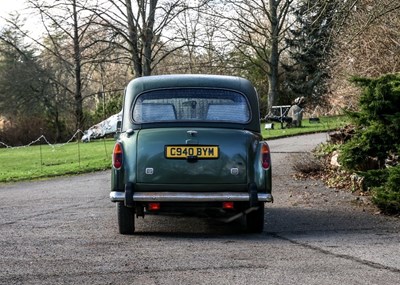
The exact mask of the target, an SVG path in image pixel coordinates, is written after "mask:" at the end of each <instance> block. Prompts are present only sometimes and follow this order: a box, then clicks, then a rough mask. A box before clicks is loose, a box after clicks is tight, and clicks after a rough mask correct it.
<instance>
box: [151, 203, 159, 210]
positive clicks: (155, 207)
mask: <svg viewBox="0 0 400 285" xmlns="http://www.w3.org/2000/svg"><path fill="white" fill-rule="evenodd" d="M148 210H149V211H158V210H160V203H149V207H148Z"/></svg>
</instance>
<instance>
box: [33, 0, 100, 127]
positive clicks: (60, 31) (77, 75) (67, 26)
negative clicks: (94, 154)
mask: <svg viewBox="0 0 400 285" xmlns="http://www.w3.org/2000/svg"><path fill="white" fill-rule="evenodd" d="M27 3H28V5H29V8H30V9H31V10H33V11H36V12H37V13H38V15H39V16H40V18H41V21H42V24H43V28H44V30H45V35H44V39H45V40H44V42H43V41H42V40H41V39H33V38H32V37H31V39H32V40H34V41H35V42H36V43H37V44H38V45H40V47H41V48H42V50H44V51H46V53H47V57H48V58H49V56H50V55H51V56H52V57H53V58H54V59H56V60H57V61H58V62H59V64H58V67H59V68H62V69H63V70H64V71H65V72H66V74H68V76H67V77H62V81H60V80H59V79H61V78H60V77H56V78H53V80H54V82H55V83H56V84H58V85H59V87H58V90H63V92H67V93H68V94H71V95H72V96H73V102H74V103H73V109H74V116H75V127H76V128H77V129H83V127H84V121H85V117H84V112H83V99H84V95H83V90H84V89H85V88H86V86H87V84H88V82H89V80H90V77H91V74H90V72H93V68H92V67H90V65H91V66H94V65H95V64H96V60H95V59H96V56H97V54H94V53H93V49H94V46H95V45H96V44H98V43H99V42H101V40H100V39H99V38H98V37H96V36H95V35H97V36H98V35H99V33H98V31H96V30H95V26H94V25H93V23H94V19H95V15H90V14H88V13H87V12H86V10H85V9H84V5H85V4H86V1H83V0H82V1H81V0H62V1H51V0H28V1H27ZM27 36H28V37H30V36H29V35H27ZM85 66H86V67H85Z"/></svg>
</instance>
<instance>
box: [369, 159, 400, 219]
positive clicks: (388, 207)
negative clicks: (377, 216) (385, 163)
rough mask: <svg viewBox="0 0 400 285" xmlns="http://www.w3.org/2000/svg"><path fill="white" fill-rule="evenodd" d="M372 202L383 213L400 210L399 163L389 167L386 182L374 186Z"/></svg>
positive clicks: (392, 212)
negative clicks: (379, 185)
mask: <svg viewBox="0 0 400 285" xmlns="http://www.w3.org/2000/svg"><path fill="white" fill-rule="evenodd" d="M373 202H374V203H375V204H376V205H377V206H378V207H379V208H380V209H381V210H382V211H383V212H385V213H388V214H395V213H399V212H400V165H398V166H395V167H391V168H389V169H388V179H387V181H386V183H385V184H384V185H383V186H381V187H377V188H374V190H373Z"/></svg>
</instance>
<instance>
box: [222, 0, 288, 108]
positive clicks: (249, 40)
mask: <svg viewBox="0 0 400 285" xmlns="http://www.w3.org/2000/svg"><path fill="white" fill-rule="evenodd" d="M227 2H228V3H229V4H228V5H229V7H230V9H227V10H228V14H225V15H220V16H221V17H224V18H225V19H227V20H229V21H228V22H227V24H228V25H227V29H226V38H227V39H228V40H229V41H230V43H231V44H233V45H234V49H235V51H236V52H239V53H240V54H242V56H244V57H245V58H247V60H249V61H250V62H252V63H253V64H254V66H257V67H258V68H260V69H261V70H262V71H263V72H264V73H265V74H266V76H267V77H268V109H269V110H270V109H271V107H272V106H274V105H275V104H276V103H277V100H278V96H279V92H278V90H279V61H280V56H281V54H282V52H283V51H284V49H285V44H284V41H283V40H284V36H285V33H286V30H287V28H288V26H289V25H290V23H289V18H288V15H289V7H290V5H291V4H292V2H293V0H261V1H259V0H239V1H227Z"/></svg>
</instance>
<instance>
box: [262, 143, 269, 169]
mask: <svg viewBox="0 0 400 285" xmlns="http://www.w3.org/2000/svg"><path fill="white" fill-rule="evenodd" d="M261 165H262V167H263V168H264V169H268V168H269V167H270V166H271V155H270V150H269V146H268V144H267V143H266V142H263V143H262V145H261Z"/></svg>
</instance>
